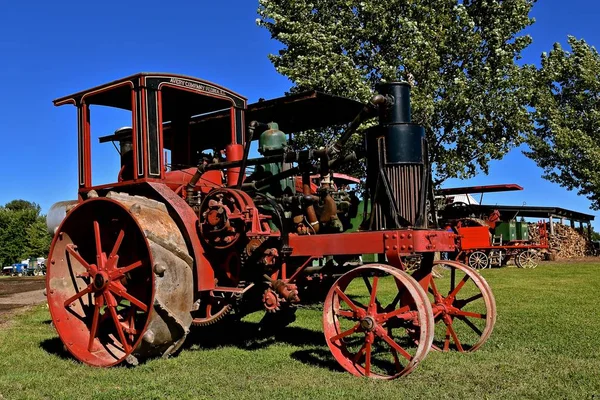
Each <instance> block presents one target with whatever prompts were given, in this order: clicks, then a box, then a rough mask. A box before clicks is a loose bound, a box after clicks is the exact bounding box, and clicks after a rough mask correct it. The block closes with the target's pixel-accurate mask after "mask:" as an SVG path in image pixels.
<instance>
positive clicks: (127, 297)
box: [108, 282, 148, 312]
mask: <svg viewBox="0 0 600 400" xmlns="http://www.w3.org/2000/svg"><path fill="white" fill-rule="evenodd" d="M108 288H109V290H110V291H111V292H113V293H114V294H116V295H117V296H120V297H122V298H124V299H125V300H129V301H130V302H131V303H132V304H133V305H135V306H136V307H137V308H139V309H140V310H142V311H143V312H147V311H148V306H147V305H145V304H144V303H142V302H141V301H139V300H138V299H136V298H135V297H133V296H132V295H130V294H129V293H127V290H126V289H125V288H123V289H121V288H119V287H118V286H117V285H116V284H115V283H114V282H111V283H110V284H109V285H108Z"/></svg>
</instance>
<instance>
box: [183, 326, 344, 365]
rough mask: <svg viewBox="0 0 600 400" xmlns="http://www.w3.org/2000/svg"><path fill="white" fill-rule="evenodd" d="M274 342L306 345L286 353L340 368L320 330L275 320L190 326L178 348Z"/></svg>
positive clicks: (261, 345)
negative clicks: (188, 332)
mask: <svg viewBox="0 0 600 400" xmlns="http://www.w3.org/2000/svg"><path fill="white" fill-rule="evenodd" d="M277 343H285V344H288V345H291V346H298V347H310V348H307V349H302V350H297V351H294V352H293V353H291V354H290V357H291V358H292V359H294V360H297V361H300V362H301V363H304V364H308V365H311V366H316V367H320V368H326V369H329V370H331V371H343V369H342V368H341V367H340V366H339V364H338V363H337V362H336V361H335V359H334V358H333V356H332V355H331V352H330V351H329V350H328V349H327V345H326V343H325V337H324V336H323V333H322V332H320V331H314V330H312V329H306V328H302V327H297V326H286V327H280V326H277V325H276V322H275V323H274V324H273V325H271V324H269V323H255V322H246V321H227V322H224V323H221V324H217V325H214V326H209V327H203V328H196V329H193V330H192V332H191V333H190V336H188V338H187V340H186V342H185V344H184V345H183V346H182V348H181V349H180V350H184V351H185V350H188V349H190V348H191V349H192V350H194V349H214V348H220V347H236V348H239V349H243V350H249V351H254V350H261V349H265V348H267V347H269V346H271V345H274V344H277ZM323 347H325V348H323Z"/></svg>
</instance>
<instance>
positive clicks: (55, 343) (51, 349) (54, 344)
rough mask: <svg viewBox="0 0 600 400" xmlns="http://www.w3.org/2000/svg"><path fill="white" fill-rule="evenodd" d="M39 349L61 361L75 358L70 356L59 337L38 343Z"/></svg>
mask: <svg viewBox="0 0 600 400" xmlns="http://www.w3.org/2000/svg"><path fill="white" fill-rule="evenodd" d="M40 347H41V348H42V349H43V350H44V351H45V352H46V353H49V354H52V355H55V356H57V357H58V358H61V359H63V360H75V357H73V356H72V355H71V353H69V352H68V351H67V349H66V348H65V345H64V344H63V342H62V340H60V338H59V337H53V338H51V339H46V340H43V341H42V342H41V343H40Z"/></svg>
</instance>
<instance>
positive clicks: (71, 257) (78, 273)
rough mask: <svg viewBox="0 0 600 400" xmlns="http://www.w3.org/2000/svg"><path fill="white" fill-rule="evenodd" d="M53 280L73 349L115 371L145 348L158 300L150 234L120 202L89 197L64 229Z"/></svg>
mask: <svg viewBox="0 0 600 400" xmlns="http://www.w3.org/2000/svg"><path fill="white" fill-rule="evenodd" d="M58 232H59V233H58V234H57V235H56V237H55V239H54V243H53V245H52V252H51V254H50V256H49V259H50V263H51V265H50V268H49V269H48V273H47V276H46V286H47V295H48V306H49V309H50V313H51V315H52V320H53V322H54V325H55V327H56V330H57V332H58V334H59V336H60V338H61V339H62V341H63V343H64V344H65V346H66V348H67V349H68V350H69V352H71V354H73V356H75V357H76V358H77V359H79V360H80V361H82V362H85V363H86V364H89V365H94V366H101V367H108V366H112V365H115V364H118V363H120V362H122V361H124V360H125V359H126V358H127V357H128V356H129V355H131V354H132V353H133V352H134V351H135V349H136V348H137V347H138V345H139V343H140V340H141V339H142V336H143V333H144V331H145V329H146V326H147V324H148V320H149V318H150V314H151V311H152V305H153V301H154V275H153V272H152V257H151V253H150V249H149V245H148V242H147V241H146V238H145V237H144V234H143V231H142V230H141V228H140V226H139V225H138V223H137V222H136V220H135V219H134V218H133V217H132V216H131V214H130V213H129V212H128V211H127V210H126V209H125V208H124V207H123V206H121V205H120V204H118V203H117V202H115V201H111V200H108V199H93V200H88V201H86V202H85V203H83V204H81V205H80V206H78V207H77V208H75V209H74V210H73V211H71V213H70V214H69V216H68V217H67V218H66V219H65V221H64V222H63V224H62V226H61V227H60V228H59V231H58Z"/></svg>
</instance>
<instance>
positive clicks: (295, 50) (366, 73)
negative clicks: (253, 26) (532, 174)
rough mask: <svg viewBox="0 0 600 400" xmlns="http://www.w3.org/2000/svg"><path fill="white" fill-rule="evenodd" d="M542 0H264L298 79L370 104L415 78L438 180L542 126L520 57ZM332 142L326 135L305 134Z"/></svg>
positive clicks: (483, 161)
mask: <svg viewBox="0 0 600 400" xmlns="http://www.w3.org/2000/svg"><path fill="white" fill-rule="evenodd" d="M534 2H535V0H511V1H503V0H486V1H480V0H463V1H459V0H389V1H374V0H371V1H368V0H362V1H361V0H259V9H258V13H259V15H260V18H259V19H258V20H257V21H258V23H259V24H260V25H262V26H264V27H265V28H266V29H268V30H269V31H270V33H271V36H272V37H273V38H274V39H276V40H278V41H280V42H281V43H282V44H283V49H282V50H281V51H280V52H279V54H277V55H271V56H270V59H271V61H272V62H273V64H274V66H275V68H276V69H277V71H278V72H280V73H281V74H283V75H285V76H287V77H288V78H289V79H291V80H292V82H293V83H294V87H293V88H292V92H297V91H302V90H307V89H317V90H322V91H325V92H328V93H331V94H336V95H343V96H348V97H351V98H354V99H357V100H360V101H363V102H365V101H367V100H368V99H369V98H370V97H371V95H372V93H373V89H374V86H375V84H376V83H377V82H380V81H395V80H408V81H409V82H411V83H412V84H413V96H412V98H413V102H412V106H413V120H414V122H417V123H419V124H422V125H424V126H425V129H426V134H427V138H428V141H429V143H430V153H429V154H430V157H431V161H432V162H433V163H434V173H435V177H436V179H437V182H438V183H439V182H441V181H443V180H445V179H446V178H449V177H460V178H469V177H471V176H474V175H475V174H476V173H477V171H478V169H480V170H481V171H483V172H484V173H487V171H488V163H489V161H490V160H491V159H500V158H502V157H503V156H504V154H506V152H508V151H509V150H510V149H511V148H513V147H514V146H516V145H518V144H520V143H521V141H522V138H523V136H524V135H526V134H528V133H530V132H531V130H532V121H531V118H530V113H529V110H528V109H527V106H528V104H529V99H530V88H531V87H532V84H531V82H532V79H533V76H532V74H531V70H530V68H527V67H520V66H519V65H518V64H517V63H516V60H518V59H519V58H520V55H521V52H522V50H523V49H525V48H526V47H527V46H528V45H529V44H530V43H531V38H530V37H529V36H528V35H524V34H520V32H521V31H522V30H523V29H524V28H526V27H527V26H529V25H530V24H531V23H532V22H533V20H532V19H531V18H530V17H529V11H530V9H531V7H532V6H533V4H534ZM297 140H299V141H300V142H301V143H303V144H306V145H315V144H317V145H318V144H319V143H320V142H323V141H324V139H323V137H320V135H319V134H318V133H310V132H309V133H304V134H303V135H301V136H300V137H299V138H297Z"/></svg>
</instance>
